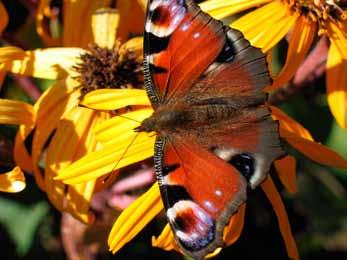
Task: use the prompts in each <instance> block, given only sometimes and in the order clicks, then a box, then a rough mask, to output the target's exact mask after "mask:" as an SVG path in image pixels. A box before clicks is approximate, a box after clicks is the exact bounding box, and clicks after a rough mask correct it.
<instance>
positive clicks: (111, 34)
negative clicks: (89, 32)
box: [92, 8, 119, 49]
mask: <svg viewBox="0 0 347 260" xmlns="http://www.w3.org/2000/svg"><path fill="white" fill-rule="evenodd" d="M118 25H119V13H118V12H117V11H116V10H115V9H111V8H105V9H99V10H97V11H96V12H95V13H94V14H93V16H92V29H93V37H94V42H95V43H96V44H97V45H98V46H99V47H101V48H108V49H112V48H113V47H114V45H115V41H116V35H117V29H118Z"/></svg>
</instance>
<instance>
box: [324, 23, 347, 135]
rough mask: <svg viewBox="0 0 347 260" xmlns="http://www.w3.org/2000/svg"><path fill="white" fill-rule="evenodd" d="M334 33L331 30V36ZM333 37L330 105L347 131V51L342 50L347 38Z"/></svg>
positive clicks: (328, 62) (330, 52)
mask: <svg viewBox="0 0 347 260" xmlns="http://www.w3.org/2000/svg"><path fill="white" fill-rule="evenodd" d="M331 27H332V28H334V26H331ZM334 29H335V30H337V29H336V28H334ZM333 32H335V31H334V30H332V29H331V30H330V34H332V33H333ZM333 35H334V37H335V38H332V39H331V44H330V48H329V52H328V61H327V83H326V84H327V95H328V104H329V107H330V110H331V113H332V114H333V116H334V117H335V119H336V121H337V122H338V124H339V125H340V126H341V127H342V128H345V129H347V51H346V50H342V48H343V47H342V46H343V45H345V46H344V48H347V37H343V35H341V33H339V34H338V33H336V34H333ZM339 36H340V37H341V39H340V38H339ZM342 40H343V41H344V43H342V42H341V41H342ZM345 55H346V56H345Z"/></svg>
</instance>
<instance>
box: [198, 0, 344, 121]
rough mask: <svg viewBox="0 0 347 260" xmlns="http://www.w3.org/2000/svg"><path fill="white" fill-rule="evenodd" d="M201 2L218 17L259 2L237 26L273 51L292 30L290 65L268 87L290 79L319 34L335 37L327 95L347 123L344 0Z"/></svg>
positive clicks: (254, 42) (338, 116) (335, 113)
mask: <svg viewBox="0 0 347 260" xmlns="http://www.w3.org/2000/svg"><path fill="white" fill-rule="evenodd" d="M201 7H202V8H203V9H205V10H206V11H209V12H210V13H211V14H212V15H214V16H215V17H218V18H224V17H226V16H229V15H232V14H236V13H238V12H241V11H246V10H248V9H251V8H255V9H254V10H252V11H251V12H249V13H247V14H246V15H244V16H242V17H241V18H240V19H238V20H236V21H234V22H232V23H231V27H233V28H235V29H238V30H240V31H242V32H243V33H244V35H245V37H246V38H247V39H248V40H249V41H250V42H251V43H252V45H254V46H256V47H259V48H261V49H262V50H263V51H264V52H267V51H269V50H270V49H271V48H272V47H274V46H275V45H276V44H277V43H278V42H279V41H280V40H281V39H283V38H284V37H285V36H286V35H287V34H288V33H290V35H289V38H290V40H289V46H288V52H287V58H286V62H285V65H284V67H283V69H282V71H281V72H280V74H279V75H278V77H277V78H276V80H275V82H274V84H273V86H272V87H271V88H269V89H268V90H271V89H274V88H278V87H280V86H282V85H283V84H285V83H286V82H288V81H289V80H290V79H291V78H292V77H293V76H294V74H295V72H296V71H297V69H298V68H299V66H300V65H301V64H302V62H303V61H304V59H305V57H306V55H307V53H308V51H309V50H310V48H311V47H312V45H313V43H314V42H315V38H316V36H317V35H318V36H321V35H326V36H327V37H328V39H329V40H330V47H329V50H328V57H327V64H326V73H327V77H326V85H327V99H328V104H329V107H330V110H331V112H332V114H333V116H334V117H335V119H336V121H337V122H338V123H339V125H340V126H341V127H343V128H347V98H346V95H347V94H346V92H347V89H346V86H347V77H346V75H347V9H346V5H345V3H344V2H343V1H334V0H333V1H321V0H309V1H302V0H251V1H249V0H237V1H236V0H229V1H225V0H210V1H206V2H204V3H202V4H201Z"/></svg>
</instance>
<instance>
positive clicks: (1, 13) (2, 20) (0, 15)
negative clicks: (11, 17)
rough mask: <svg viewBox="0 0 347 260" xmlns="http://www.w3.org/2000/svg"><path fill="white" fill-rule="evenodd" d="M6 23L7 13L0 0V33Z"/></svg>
mask: <svg viewBox="0 0 347 260" xmlns="http://www.w3.org/2000/svg"><path fill="white" fill-rule="evenodd" d="M7 24H8V15H7V12H6V9H5V6H4V4H3V3H2V2H0V34H1V33H2V31H3V30H4V29H5V27H6V26H7Z"/></svg>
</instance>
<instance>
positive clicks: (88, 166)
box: [56, 90, 347, 259]
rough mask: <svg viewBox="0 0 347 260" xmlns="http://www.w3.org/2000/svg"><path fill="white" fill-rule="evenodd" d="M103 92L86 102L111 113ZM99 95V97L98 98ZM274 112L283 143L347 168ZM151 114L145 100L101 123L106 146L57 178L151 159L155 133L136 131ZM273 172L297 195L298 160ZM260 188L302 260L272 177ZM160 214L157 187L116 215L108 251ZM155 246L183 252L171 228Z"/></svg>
mask: <svg viewBox="0 0 347 260" xmlns="http://www.w3.org/2000/svg"><path fill="white" fill-rule="evenodd" d="M104 91H105V92H107V90H97V91H95V92H93V94H91V93H90V94H87V95H86V96H85V99H84V104H85V105H86V106H88V107H90V108H95V109H100V108H102V109H113V108H114V107H116V105H117V102H118V101H115V99H114V98H113V99H106V98H103V95H104V93H103V92H104ZM110 91H111V90H110ZM95 93H98V94H97V95H95V96H94V94H95ZM115 97H116V96H115ZM136 98H137V99H139V100H144V101H145V100H146V99H147V96H146V93H145V91H143V90H138V93H137V97H136ZM94 100H95V101H94ZM271 109H272V112H273V117H274V118H275V119H277V120H279V122H280V135H281V137H282V138H283V140H284V141H286V142H287V143H289V144H290V145H291V146H293V147H294V148H296V149H297V150H298V151H299V152H301V153H303V154H304V155H306V156H307V157H308V158H310V159H312V160H314V161H316V162H318V163H320V164H324V165H329V166H334V167H341V168H347V161H346V160H344V159H343V158H342V157H340V156H339V155H338V154H336V153H335V152H333V151H331V150H329V149H328V148H326V147H325V146H323V145H321V144H319V143H316V142H315V141H314V140H313V138H312V136H311V134H310V133H309V131H308V130H306V129H305V128H304V127H303V126H301V125H300V124H299V123H297V122H296V121H294V120H293V119H291V118H290V117H289V116H287V115H286V114H285V113H284V112H282V111H281V110H279V109H278V108H276V107H272V108H271ZM152 112H153V111H152V109H151V108H150V105H149V101H148V100H147V104H145V102H143V107H142V108H141V109H138V110H136V111H131V112H128V113H124V114H122V115H120V116H115V117H113V118H111V119H108V120H105V121H104V122H102V123H101V124H99V125H98V127H97V128H96V129H95V133H96V138H97V139H98V140H99V141H100V142H101V143H102V144H103V148H102V149H100V150H99V151H95V152H91V153H89V154H87V155H86V156H84V157H82V158H81V159H79V160H77V161H76V162H74V163H73V164H71V165H69V166H68V167H66V168H65V169H63V170H62V171H60V172H59V175H58V177H56V179H59V180H63V181H64V182H65V183H67V184H72V185H73V184H77V183H80V182H85V181H89V180H92V179H95V178H98V177H101V176H103V175H105V174H107V173H108V172H109V171H110V170H112V169H119V168H122V167H124V166H127V165H129V164H132V163H134V162H136V161H140V160H143V159H145V158H148V157H151V156H152V155H153V150H154V135H151V134H150V135H149V134H146V133H135V132H134V131H133V129H134V128H135V127H137V126H138V125H139V123H140V122H141V121H142V120H143V119H144V118H146V117H148V116H149V115H150V114H151V113H152ZM115 162H117V163H115ZM275 168H276V171H277V173H278V175H279V178H280V180H281V181H282V183H283V185H284V186H285V187H286V188H287V190H288V191H290V192H296V190H297V188H296V172H295V159H294V157H292V156H290V155H288V156H286V157H284V158H283V159H281V160H278V161H276V162H275ZM261 187H262V189H263V190H264V193H265V195H266V196H267V198H268V199H269V200H270V202H271V204H272V206H273V208H274V210H275V213H276V216H277V218H278V223H279V228H280V231H281V233H282V236H283V239H284V241H285V244H286V248H287V251H288V255H289V256H290V257H291V258H293V259H298V252H297V248H296V244H295V241H294V239H293V236H292V233H291V230H290V225H289V221H288V217H287V214H286V211H285V209H284V205H283V202H282V200H281V198H280V195H279V193H278V191H277V189H276V187H275V185H274V183H273V182H272V179H271V177H268V179H267V180H266V181H265V182H264V183H263V184H262V185H261ZM245 208H246V205H243V206H242V207H240V209H239V211H238V212H237V214H235V215H234V216H233V217H232V219H231V221H230V224H229V226H228V227H227V228H226V229H225V232H224V240H225V242H226V244H227V245H230V244H232V243H234V242H235V241H236V240H237V239H238V237H239V236H240V233H241V231H242V227H243V220H244V213H245ZM162 210H163V204H162V201H161V197H160V192H159V187H158V184H157V183H155V184H154V185H153V186H152V188H151V189H150V190H149V191H147V192H146V193H145V194H144V195H143V196H142V197H140V198H139V199H138V200H136V201H135V202H134V203H133V204H131V205H130V206H129V207H128V208H126V209H125V210H124V211H123V212H122V213H121V215H120V216H119V217H118V219H117V220H116V222H115V224H114V226H113V228H112V231H111V233H110V235H109V240H108V243H109V247H110V250H111V251H112V252H113V253H115V252H117V251H118V250H119V249H120V248H122V246H123V245H124V244H125V243H127V242H128V241H130V240H131V239H132V238H133V237H135V235H136V234H138V233H139V232H140V231H141V230H142V229H143V228H144V227H145V226H146V224H147V223H149V222H150V221H151V220H152V219H153V218H154V217H155V216H156V215H158V214H159V213H160V212H161V211H162ZM152 244H153V245H154V246H158V247H161V248H163V249H166V250H171V249H176V250H179V249H178V246H177V245H176V244H175V242H174V240H173V234H172V233H171V229H170V228H169V226H166V227H165V229H164V230H163V232H162V234H161V235H160V236H159V237H158V238H153V240H152ZM215 253H217V252H215Z"/></svg>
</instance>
